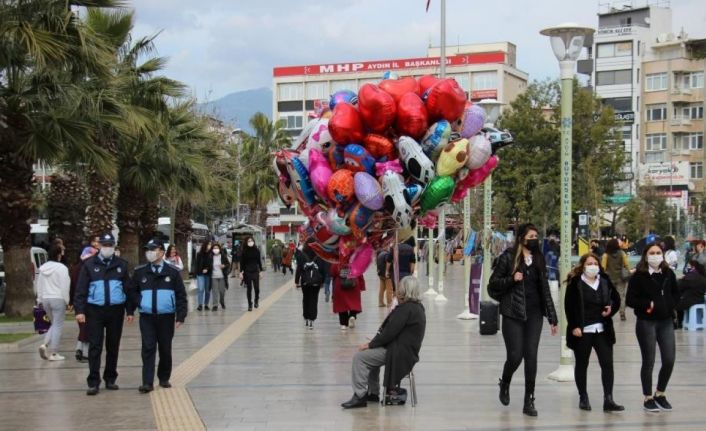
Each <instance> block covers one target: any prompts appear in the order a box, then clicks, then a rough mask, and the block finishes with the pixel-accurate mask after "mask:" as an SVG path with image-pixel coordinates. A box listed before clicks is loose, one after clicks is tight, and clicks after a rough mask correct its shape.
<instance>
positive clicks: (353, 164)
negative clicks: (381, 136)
mask: <svg viewBox="0 0 706 431" xmlns="http://www.w3.org/2000/svg"><path fill="white" fill-rule="evenodd" d="M343 161H344V163H345V164H346V169H348V170H349V171H351V172H367V173H369V174H371V175H372V174H374V173H375V159H374V158H373V157H372V156H371V155H370V154H369V153H368V152H367V151H366V150H365V148H363V147H362V146H360V145H358V144H349V145H346V148H345V149H344V150H343Z"/></svg>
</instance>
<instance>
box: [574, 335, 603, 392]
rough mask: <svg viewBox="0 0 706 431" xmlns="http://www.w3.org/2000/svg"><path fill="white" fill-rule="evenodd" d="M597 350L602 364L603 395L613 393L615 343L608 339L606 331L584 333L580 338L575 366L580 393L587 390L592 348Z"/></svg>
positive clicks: (575, 375) (599, 361)
mask: <svg viewBox="0 0 706 431" xmlns="http://www.w3.org/2000/svg"><path fill="white" fill-rule="evenodd" d="M594 349H595V350H596V356H598V363H599V364H600V366H601V382H602V383H603V395H613V345H612V344H611V342H610V341H609V340H608V335H606V333H605V332H599V333H597V334H591V333H588V334H587V333H584V334H583V335H582V336H581V338H579V340H578V345H577V346H576V349H575V350H574V353H575V354H576V366H575V367H574V379H575V380H576V388H577V389H578V391H579V395H585V394H586V393H587V392H586V374H587V371H588V360H589V358H590V357H591V350H594Z"/></svg>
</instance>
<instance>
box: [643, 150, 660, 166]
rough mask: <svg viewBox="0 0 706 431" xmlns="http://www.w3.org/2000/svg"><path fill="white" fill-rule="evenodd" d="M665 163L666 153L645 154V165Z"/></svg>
mask: <svg viewBox="0 0 706 431" xmlns="http://www.w3.org/2000/svg"><path fill="white" fill-rule="evenodd" d="M662 162H664V151H658V152H654V153H645V163H662Z"/></svg>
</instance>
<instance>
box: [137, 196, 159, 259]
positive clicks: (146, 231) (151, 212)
mask: <svg viewBox="0 0 706 431" xmlns="http://www.w3.org/2000/svg"><path fill="white" fill-rule="evenodd" d="M158 219H159V204H158V203H157V198H155V199H150V198H148V199H147V200H146V202H145V207H144V208H143V209H142V213H141V214H140V240H139V241H140V246H142V245H143V244H146V243H147V241H149V240H150V239H152V238H154V237H155V235H156V234H157V220H158ZM138 256H139V259H140V262H142V263H146V260H145V259H144V256H143V255H142V253H139V254H138Z"/></svg>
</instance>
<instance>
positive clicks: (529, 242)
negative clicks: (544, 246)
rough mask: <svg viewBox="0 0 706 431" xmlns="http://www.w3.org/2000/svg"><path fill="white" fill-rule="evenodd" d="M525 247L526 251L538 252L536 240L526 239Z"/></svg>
mask: <svg viewBox="0 0 706 431" xmlns="http://www.w3.org/2000/svg"><path fill="white" fill-rule="evenodd" d="M525 247H527V250H529V251H531V252H533V253H536V252H538V251H539V240H538V239H537V238H535V239H528V240H527V241H525Z"/></svg>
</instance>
